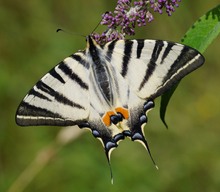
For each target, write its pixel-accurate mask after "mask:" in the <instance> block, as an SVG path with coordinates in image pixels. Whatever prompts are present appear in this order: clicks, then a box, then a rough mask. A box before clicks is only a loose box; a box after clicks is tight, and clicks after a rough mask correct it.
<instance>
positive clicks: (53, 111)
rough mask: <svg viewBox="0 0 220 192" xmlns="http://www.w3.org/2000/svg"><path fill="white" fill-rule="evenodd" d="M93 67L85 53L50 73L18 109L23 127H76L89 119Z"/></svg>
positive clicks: (75, 55) (18, 118) (70, 59)
mask: <svg viewBox="0 0 220 192" xmlns="http://www.w3.org/2000/svg"><path fill="white" fill-rule="evenodd" d="M89 67H90V66H89V64H88V63H87V61H86V57H85V53H84V52H78V53H76V54H74V55H71V56H69V57H67V58H66V59H65V60H64V61H62V62H61V63H59V64H58V65H57V66H56V67H54V68H53V69H52V70H51V71H49V72H48V73H47V74H46V75H45V76H44V77H43V78H42V79H41V80H40V81H39V82H38V83H37V84H36V85H35V86H34V87H33V88H32V89H31V90H30V92H29V93H28V94H27V95H26V96H25V98H24V100H23V101H22V102H21V104H20V106H19V107H18V110H17V114H16V122H17V124H19V125H22V126H26V125H61V126H64V125H75V124H78V123H80V122H84V121H85V120H86V119H87V118H88V115H89V105H90V101H89V98H90V97H89V91H88V90H89Z"/></svg>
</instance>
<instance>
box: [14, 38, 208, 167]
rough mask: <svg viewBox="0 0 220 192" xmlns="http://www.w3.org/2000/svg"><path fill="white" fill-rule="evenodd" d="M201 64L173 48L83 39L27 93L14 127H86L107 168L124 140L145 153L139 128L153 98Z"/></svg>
mask: <svg viewBox="0 0 220 192" xmlns="http://www.w3.org/2000/svg"><path fill="white" fill-rule="evenodd" d="M203 63H204V57H203V56H202V55H201V54H200V53H199V52H198V51H197V50H195V49H193V48H190V47H188V46H185V45H181V44H178V43H172V42H167V41H162V40H141V39H140V40H115V41H111V42H108V43H106V44H105V45H99V44H97V43H96V42H95V40H94V39H93V38H92V37H91V36H88V37H87V47H86V49H85V50H84V51H78V52H76V53H75V54H72V55H70V56H69V57H67V58H66V59H64V60H63V61H61V62H60V63H59V64H58V65H57V66H55V67H54V68H53V69H52V70H50V71H49V72H48V73H47V74H46V75H45V76H43V78H42V79H41V80H40V81H38V82H37V84H36V85H35V86H34V87H33V88H32V89H31V90H30V91H29V93H28V94H27V95H26V96H25V98H24V99H23V101H22V102H21V104H20V105H19V107H18V109H17V113H16V123H17V124H18V125H21V126H29V125H51V126H73V125H77V126H78V127H79V128H89V129H90V130H91V132H92V134H93V136H94V137H96V138H98V139H99V140H100V141H101V143H102V144H103V146H104V150H105V153H106V156H107V159H108V163H109V165H110V161H109V160H110V153H111V151H112V150H113V149H114V148H116V147H117V146H118V143H119V141H120V140H123V139H124V138H125V137H130V138H131V140H132V141H139V142H140V143H141V144H143V145H144V147H145V148H146V149H147V150H148V152H149V154H150V150H149V147H148V144H147V141H146V139H145V136H144V130H143V128H144V126H145V124H146V123H147V121H148V119H147V113H148V111H149V110H151V109H152V108H153V107H154V99H155V98H156V97H158V96H160V95H162V94H163V93H164V92H165V91H167V90H169V89H170V88H171V86H173V85H174V84H176V83H177V82H179V81H180V80H181V79H182V78H183V77H184V76H186V75H187V74H189V73H190V72H192V71H193V70H195V69H197V68H198V67H200V66H201V65H202V64H203ZM150 156H151V154H150ZM151 158H152V157H151Z"/></svg>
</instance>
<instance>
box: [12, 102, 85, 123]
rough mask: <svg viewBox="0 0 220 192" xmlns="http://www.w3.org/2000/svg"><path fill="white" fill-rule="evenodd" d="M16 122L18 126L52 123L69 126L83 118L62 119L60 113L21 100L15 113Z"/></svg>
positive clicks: (80, 121)
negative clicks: (75, 119)
mask: <svg viewBox="0 0 220 192" xmlns="http://www.w3.org/2000/svg"><path fill="white" fill-rule="evenodd" d="M15 119H16V123H17V124H18V125H20V126H28V125H54V126H71V125H77V124H79V123H82V122H83V120H78V121H71V120H69V119H64V118H63V117H62V116H61V115H60V114H58V113H54V112H52V111H49V110H47V109H44V108H41V107H36V106H33V105H30V104H28V103H26V102H22V103H21V104H20V106H19V108H18V110H17V113H16V118H15Z"/></svg>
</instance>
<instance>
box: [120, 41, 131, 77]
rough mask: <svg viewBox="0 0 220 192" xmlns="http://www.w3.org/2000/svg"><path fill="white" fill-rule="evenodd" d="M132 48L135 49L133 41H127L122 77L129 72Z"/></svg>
mask: <svg viewBox="0 0 220 192" xmlns="http://www.w3.org/2000/svg"><path fill="white" fill-rule="evenodd" d="M132 47H133V41H131V40H125V46H124V55H123V61H122V71H121V75H122V76H123V77H125V76H126V74H127V71H128V63H129V61H130V58H131V53H132Z"/></svg>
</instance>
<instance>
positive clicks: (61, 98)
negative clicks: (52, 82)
mask: <svg viewBox="0 0 220 192" xmlns="http://www.w3.org/2000/svg"><path fill="white" fill-rule="evenodd" d="M36 87H37V88H38V89H40V90H41V91H43V92H45V93H47V94H49V95H51V96H52V97H54V99H55V100H56V101H58V102H59V103H62V104H64V105H69V106H71V107H76V108H79V109H85V108H84V107H83V106H81V105H79V104H77V103H75V102H73V101H71V100H69V99H68V98H66V97H65V96H64V95H62V94H60V93H59V92H57V91H55V90H54V89H52V88H51V87H49V86H48V85H46V84H45V83H44V82H42V81H38V82H37V84H36Z"/></svg>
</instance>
